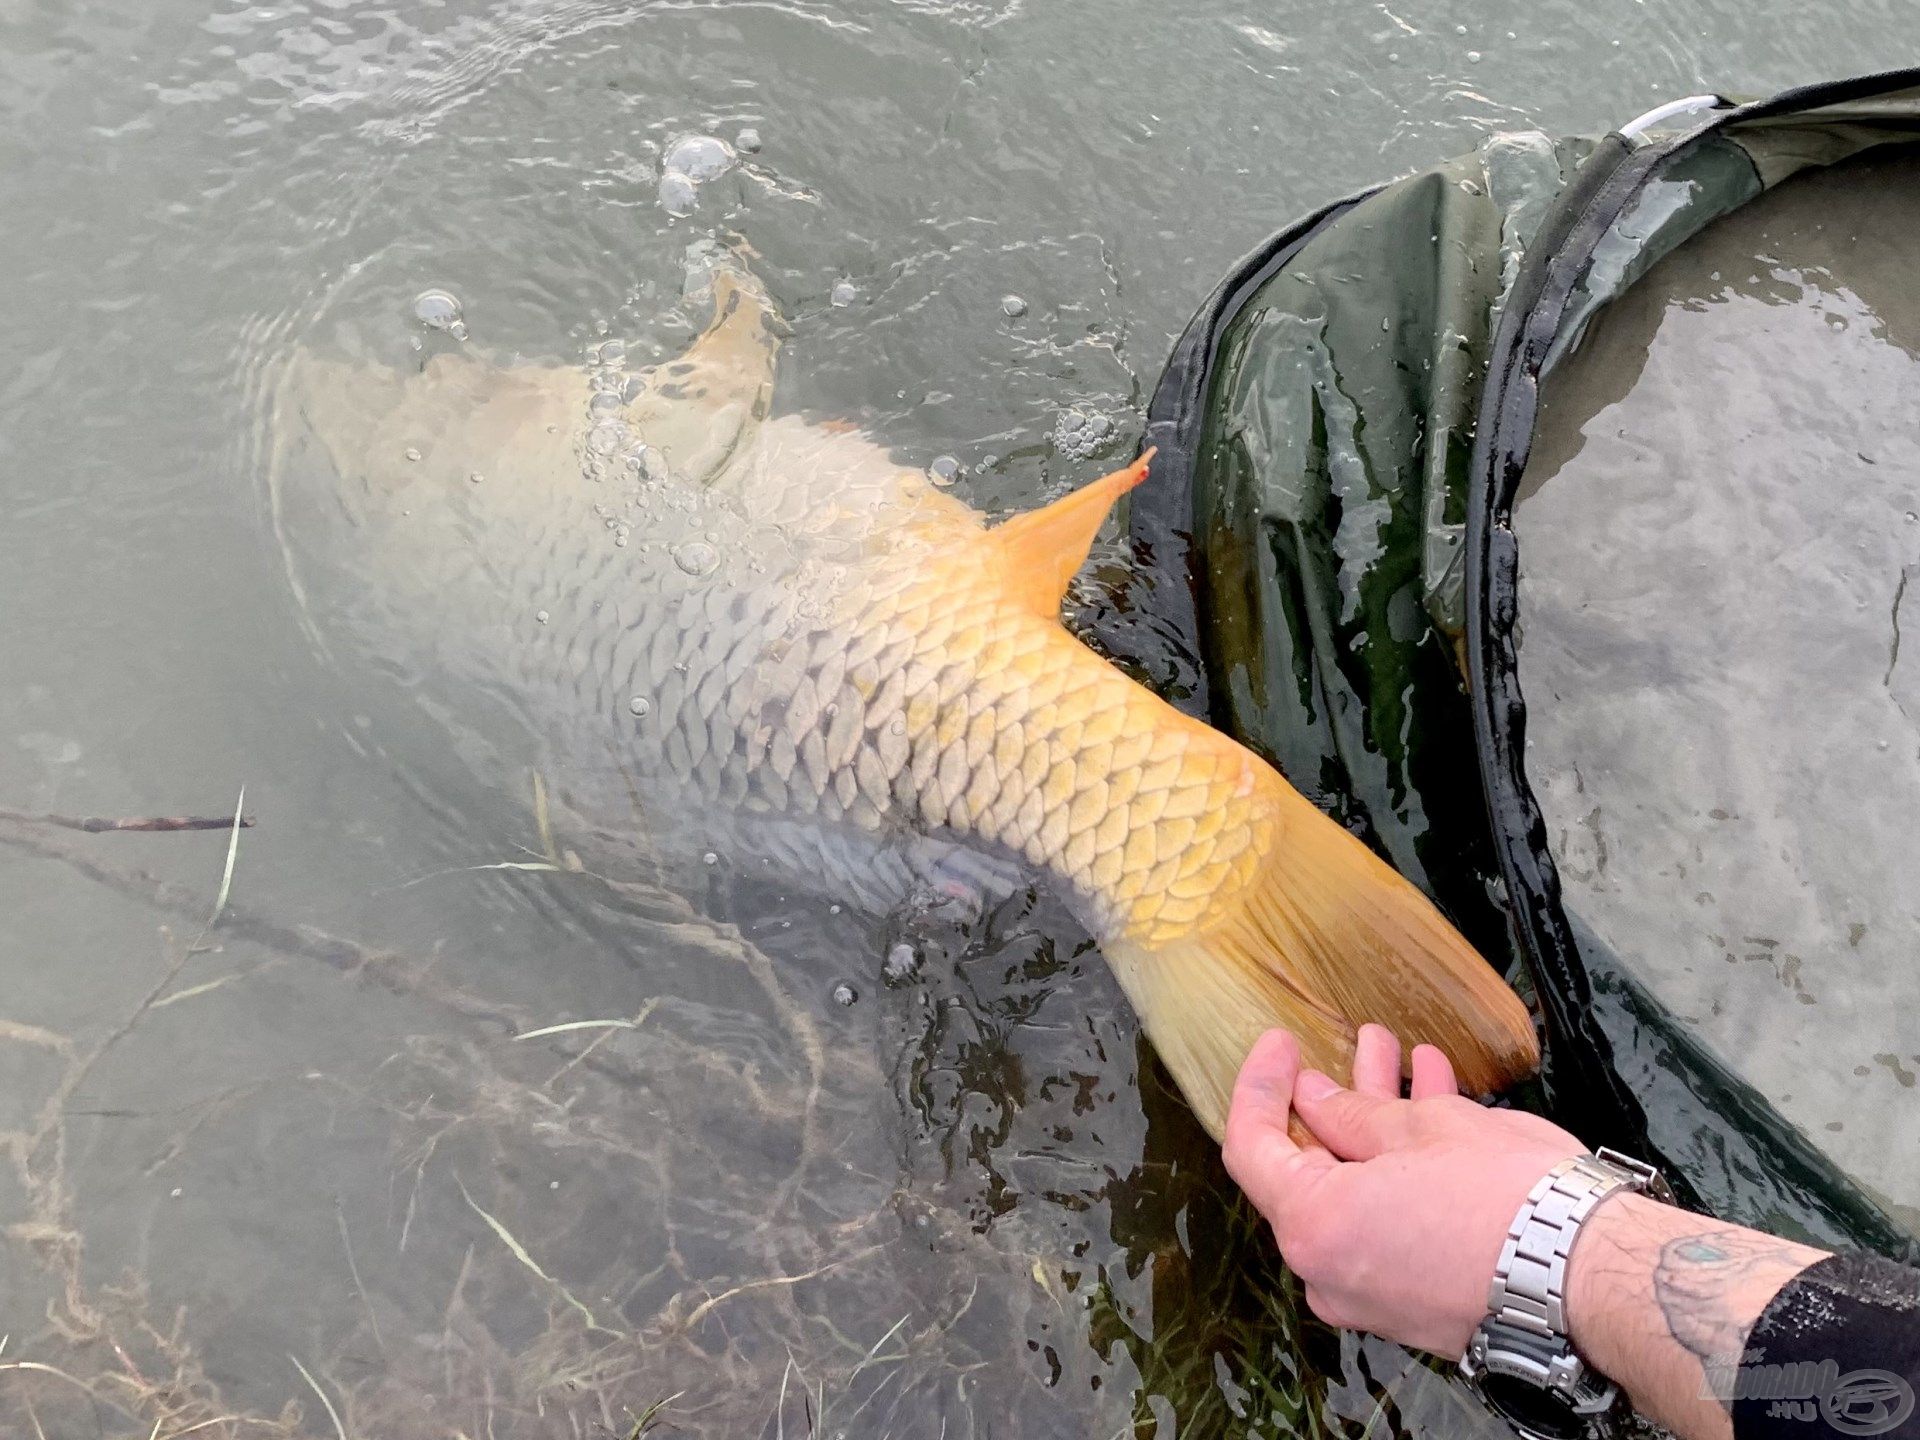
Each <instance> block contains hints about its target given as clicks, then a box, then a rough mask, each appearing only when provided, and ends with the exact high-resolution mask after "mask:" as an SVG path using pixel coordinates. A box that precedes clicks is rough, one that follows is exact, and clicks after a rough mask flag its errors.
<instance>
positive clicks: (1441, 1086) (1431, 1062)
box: [1410, 1045, 1460, 1100]
mask: <svg viewBox="0 0 1920 1440" xmlns="http://www.w3.org/2000/svg"><path fill="white" fill-rule="evenodd" d="M1410 1093H1411V1094H1412V1096H1413V1098H1414V1099H1416V1100H1426V1099H1430V1098H1431V1097H1433V1096H1435V1095H1458V1094H1459V1093H1460V1082H1459V1081H1458V1080H1456V1079H1455V1078H1454V1074H1453V1062H1452V1061H1451V1060H1449V1059H1447V1056H1446V1052H1445V1051H1443V1050H1441V1049H1439V1048H1438V1047H1437V1046H1433V1045H1416V1046H1414V1047H1413V1088H1412V1090H1411V1092H1410Z"/></svg>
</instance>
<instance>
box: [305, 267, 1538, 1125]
mask: <svg viewBox="0 0 1920 1440" xmlns="http://www.w3.org/2000/svg"><path fill="white" fill-rule="evenodd" d="M713 293H714V307H715V318H714V321H713V323H712V325H711V326H710V327H709V329H708V330H707V331H706V332H705V334H704V335H702V336H701V337H700V339H699V340H697V341H696V342H695V343H694V344H693V346H692V347H691V348H690V349H689V350H688V352H687V353H686V354H685V355H684V356H682V357H681V358H679V359H677V360H675V361H672V362H669V363H666V364H663V365H660V366H657V367H654V369H652V370H651V371H649V372H646V373H645V374H644V375H643V376H642V377H641V381H642V385H641V388H640V389H639V390H638V393H637V394H634V395H632V396H631V397H628V398H626V399H625V400H624V403H622V404H621V405H620V406H619V408H618V409H617V411H616V410H615V409H614V408H613V407H611V406H609V405H608V404H607V403H606V402H604V401H598V402H596V400H595V394H596V392H595V391H594V390H593V389H592V388H590V386H589V385H588V382H587V380H586V377H585V376H584V375H582V374H581V373H580V372H578V371H569V370H563V369H558V368H539V367H521V368H518V369H513V368H498V367H492V366H487V365H483V364H480V363H478V362H474V361H470V360H467V359H465V358H463V357H459V356H450V357H443V358H440V359H437V360H436V361H434V362H432V363H430V364H429V365H428V366H427V368H426V370H425V371H424V372H423V373H421V374H419V375H416V376H412V377H407V378H402V377H400V376H398V375H395V374H393V373H391V372H380V371H377V370H375V371H364V370H363V371H359V372H349V371H346V370H344V369H343V368H341V367H337V366H330V365H328V364H326V363H325V362H318V361H312V362H307V363H306V364H305V365H304V366H302V367H300V368H299V369H298V370H297V372H296V374H295V376H294V378H293V382H292V384H291V385H290V388H289V394H288V399H289V409H288V411H287V414H288V418H289V427H288V433H289V436H290V437H291V443H293V444H294V445H295V447H296V448H298V447H299V446H302V445H304V446H307V447H309V448H310V447H312V446H313V445H314V444H315V443H317V445H318V446H319V447H320V450H321V451H322V452H323V453H324V455H325V457H326V458H327V460H328V461H329V463H330V465H331V467H332V469H333V470H334V472H335V473H336V474H337V475H338V477H340V478H341V480H342V481H343V482H344V483H345V485H346V489H345V490H344V491H343V492H341V493H342V494H343V495H345V496H346V497H347V498H346V499H345V500H344V501H343V503H344V504H345V505H346V507H347V508H348V509H349V510H350V511H351V512H352V514H353V522H354V523H353V531H354V544H353V546H352V547H351V550H352V554H351V558H350V560H348V562H347V563H350V564H352V565H354V566H356V567H357V568H358V570H359V574H360V583H359V584H358V585H356V586H353V587H351V589H352V592H353V593H354V594H355V595H356V596H357V597H358V603H359V604H361V605H362V606H363V607H364V608H365V613H364V614H363V615H362V616H361V619H360V623H362V624H365V625H370V626H384V625H393V624H402V623H405V624H408V625H410V626H411V627H412V629H413V630H414V631H415V632H417V633H422V634H424V635H425V636H426V637H427V643H426V644H425V646H424V647H423V648H422V652H421V654H420V657H419V659H418V661H417V663H416V667H415V671H414V673H415V674H416V675H417V676H419V677H421V683H428V680H427V677H430V676H431V675H432V674H434V673H437V672H445V671H454V672H461V673H464V674H465V675H466V676H467V677H468V678H470V679H473V680H475V681H476V682H478V683H479V684H480V685H481V686H482V687H483V688H484V689H485V690H487V691H488V692H490V693H491V694H493V695H495V696H496V697H498V698H499V699H500V700H501V701H502V703H505V704H508V705H509V706H510V707H511V708H513V709H514V710H515V711H516V712H517V713H518V714H519V715H520V717H521V719H522V720H523V721H524V723H525V724H526V725H527V727H528V729H529V730H530V731H531V732H532V733H534V734H537V735H538V736H539V737H541V743H542V745H543V746H544V747H545V749H546V752H547V753H546V754H545V756H544V757H543V762H542V763H543V766H544V767H546V768H548V769H549V770H550V772H551V773H552V774H553V775H554V776H555V777H556V779H557V784H558V788H560V790H561V791H562V792H563V793H564V795H565V796H566V797H567V798H568V800H569V801H570V803H571V804H572V806H573V808H574V809H576V810H577V811H578V812H579V813H580V814H582V815H584V816H586V817H589V821H590V823H591V824H592V825H593V827H594V828H595V829H597V830H600V831H601V832H603V833H605V834H607V835H609V836H612V835H616V834H619V833H621V832H622V831H626V830H638V831H640V832H643V834H644V836H645V838H646V841H647V843H648V844H650V845H652V846H653V847H654V848H655V849H657V850H665V851H674V850H678V851H681V852H684V851H686V850H688V849H689V848H693V847H704V846H707V845H710V844H725V845H727V846H729V848H731V849H737V850H741V851H744V852H747V853H757V854H759V855H761V856H764V857H766V858H769V859H773V860H776V861H778V862H779V863H780V864H781V866H782V868H783V869H785V870H787V871H789V872H790V873H794V874H798V875H802V876H808V875H810V876H812V877H813V878H816V879H818V880H820V881H822V882H823V883H825V884H826V885H827V886H828V887H830V888H834V889H837V890H840V891H843V892H847V893H851V894H853V895H855V896H857V897H858V898H860V899H862V900H863V901H865V902H866V903H868V904H871V905H885V904H888V903H891V902H892V901H894V900H897V899H899V898H901V897H902V896H904V895H906V894H908V893H911V892H912V891H913V890H914V889H915V888H917V887H931V888H933V889H935V890H942V889H947V890H954V889H957V890H965V891H970V892H975V893H978V892H982V891H984V892H989V893H990V892H993V891H995V890H996V889H1005V888H1006V887H1007V886H1009V885H1010V884H1012V883H1014V882H1015V880H1016V879H1018V878H1020V877H1024V876H1037V877H1040V878H1042V879H1044V880H1045V881H1046V882H1047V883H1049V884H1051V885H1052V886H1053V887H1054V888H1056V889H1057V890H1058V891H1059V892H1060V893H1061V894H1062V895H1063V896H1064V897H1065V898H1066V899H1067V901H1068V902H1069V903H1070V905H1071V906H1072V908H1073V909H1074V911H1075V912H1076V914H1077V916H1078V917H1079V919H1080V920H1081V921H1082V922H1083V923H1084V924H1085V926H1086V927H1087V929H1088V931H1089V932H1090V933H1091V934H1092V935H1093V936H1094V937H1095V938H1096V940H1098V941H1099V943H1100V945H1101V947H1102V950H1103V953H1104V954H1105V955H1106V956H1107V958H1108V959H1109V961H1110V962H1111V963H1112V964H1113V966H1114V969H1115V971H1116V973H1117V974H1118V976H1119V978H1120V980H1121V983H1122V985H1123V988H1124V989H1125V990H1126V992H1127V993H1128V995H1129V997H1130V998H1131V1000H1132V1001H1133V1003H1134V1005H1135V1006H1136V1008H1137V1009H1139V1010H1140V1012H1141V1014H1142V1017H1143V1019H1144V1021H1145V1023H1146V1026H1147V1029H1148V1031H1149V1033H1150V1035H1151V1036H1152V1038H1153V1039H1154V1041H1155V1043H1156V1045H1157V1046H1158V1048H1159V1049H1160V1050H1161V1053H1162V1055H1163V1057H1164V1058H1165V1059H1166V1060H1167V1063H1168V1065H1169V1067H1170V1068H1171V1069H1172V1071H1173V1073H1174V1075H1175V1077H1176V1079H1178V1080H1179V1082H1180V1083H1181V1085H1182V1088H1183V1090H1184V1091H1185V1092H1186V1094H1187V1096H1188V1098H1189V1100H1190V1101H1191V1102H1192V1103H1193V1105H1194V1107H1195V1109H1196V1111H1197V1113H1198V1114H1199V1115H1200V1117H1201V1119H1202V1120H1203V1122H1204V1123H1206V1124H1207V1125H1208V1127H1209V1128H1210V1129H1211V1130H1212V1131H1213V1132H1214V1133H1215V1134H1216V1135H1217V1134H1218V1133H1219V1132H1220V1130H1221V1128H1222V1126H1223V1124H1224V1117H1225V1110H1226V1101H1227V1097H1228V1094H1229V1093H1230V1088H1231V1082H1232V1077H1233V1074H1234V1072H1235V1070H1236V1069H1237V1067H1238V1065H1239V1062H1240V1060H1241V1059H1242V1058H1244V1055H1245V1054H1246V1051H1247V1049H1248V1048H1250V1046H1251V1044H1252V1041H1253V1040H1254V1038H1256V1037H1257V1036H1258V1034H1259V1033H1260V1032H1261V1031H1262V1030H1264V1029H1265V1028H1268V1027H1269V1026H1270V1025H1273V1024H1285V1025H1288V1026H1289V1027H1290V1028H1292V1029H1294V1030H1295V1031H1296V1032H1297V1033H1299V1034H1301V1036H1302V1038H1303V1042H1304V1044H1305V1047H1306V1050H1307V1054H1308V1057H1309V1059H1310V1060H1311V1061H1313V1062H1315V1063H1318V1064H1321V1065H1322V1066H1324V1067H1326V1068H1328V1069H1329V1070H1331V1071H1333V1072H1335V1073H1340V1072H1342V1071H1344V1069H1345V1068H1346V1063H1347V1057H1348V1055H1349V1054H1350V1050H1351V1043H1352V1033H1353V1025H1354V1023H1356V1022H1357V1021H1359V1020H1361V1019H1366V1018H1380V1019H1384V1020H1387V1021H1388V1022H1389V1023H1393V1024H1394V1025H1395V1027H1396V1028H1397V1029H1398V1030H1399V1031H1400V1033H1401V1034H1402V1036H1403V1038H1407V1039H1409V1040H1420V1039H1430V1040H1435V1041H1437V1042H1438V1043H1441V1044H1443V1045H1444V1046H1445V1047H1446V1048H1447V1049H1448V1050H1449V1052H1450V1053H1451V1054H1453V1056H1454V1058H1455V1060H1456V1064H1457V1065H1458V1067H1459V1069H1460V1071H1461V1074H1462V1078H1463V1080H1464V1081H1465V1082H1466V1083H1467V1084H1468V1085H1470V1086H1471V1087H1472V1088H1475V1089H1482V1090H1491V1089H1495V1088H1499V1087H1500V1086H1502V1085H1504V1084H1507V1083H1510V1082H1511V1081H1512V1080H1514V1079H1516V1078H1518V1077H1519V1076H1521V1075H1523V1074H1524V1073H1526V1072H1527V1071H1529V1070H1530V1069H1531V1068H1532V1067H1533V1065H1534V1063H1535V1060H1536V1058H1537V1057H1536V1055H1535V1051H1534V1048H1533V1046H1534V1040H1533V1032H1532V1028H1531V1025H1530V1023H1529V1022H1528V1020H1527V1017H1526V1014H1525V1012H1524V1010H1523V1009H1522V1007H1521V1006H1520V1004H1519V1002H1518V1000H1517V999H1516V998H1515V997H1514V996H1513V995H1512V993H1511V992H1510V991H1509V990H1507V989H1506V987H1505V986H1504V985H1503V984H1502V983H1501V982H1500V981H1499V979H1498V977H1497V976H1495V975H1494V974H1493V973H1492V972H1491V971H1490V970H1489V969H1488V968H1487V967H1486V965H1485V964H1484V962H1483V961H1481V959H1480V958H1479V957H1478V956H1477V955H1476V954H1475V953H1474V952H1473V951H1472V950H1471V948H1470V947H1468V946H1467V945H1466V943H1465V942H1464V941H1463V940H1461V939H1460V937H1459V936H1458V935H1457V934H1456V933H1455V932H1454V931H1453V930H1452V928H1451V927H1450V926H1449V925H1448V924H1447V922H1446V921H1445V920H1444V919H1443V918H1442V917H1441V916H1440V915H1439V914H1438V912H1437V911H1435V910H1434V909H1433V907H1432V905H1431V904H1430V903H1429V902H1427V900H1426V899H1425V898H1424V897H1423V896H1421V895H1420V894H1419V892H1418V891H1417V890H1415V889H1414V888H1413V887H1412V886H1411V885H1409V884H1408V883H1407V882H1406V881H1405V880H1403V879H1402V878H1401V877H1399V876H1398V875H1397V874H1395V873H1394V872H1393V871H1392V870H1391V869H1390V868H1389V867H1387V866H1386V865H1385V864H1384V863H1382V862H1381V861H1380V860H1378V859H1377V858H1376V857H1375V856H1374V855H1373V854H1372V853H1371V852H1370V851H1368V850H1367V849H1366V848H1365V847H1364V846H1362V845H1361V844H1360V843H1359V842H1358V841H1357V840H1355V839H1354V838H1353V837H1352V836H1350V835H1348V834H1347V833H1346V832H1345V831H1344V830H1342V829H1341V828H1340V827H1338V826H1337V825H1335V824H1333V823H1332V822H1331V821H1329V820H1327V819H1326V818H1325V817H1324V816H1322V815H1321V814H1320V812H1319V811H1317V810H1316V809H1315V808H1314V807H1313V806H1312V805H1311V804H1309V803H1308V802H1307V801H1306V800H1305V799H1303V798H1302V797H1301V796H1300V795H1299V794H1298V793H1297V792H1295V791H1294V790H1293V789H1292V788H1291V787H1290V786H1289V785H1288V784H1287V783H1286V781H1285V780H1283V779H1282V778H1281V777H1280V775H1279V774H1278V773H1277V772H1276V771H1274V770H1273V769H1272V767H1270V766H1269V765H1267V764H1266V763H1265V762H1264V761H1262V760H1261V759H1260V758H1259V757H1257V756H1256V755H1254V754H1253V753H1252V752H1251V751H1249V750H1247V749H1246V748H1245V747H1243V746H1241V745H1239V744H1237V743H1236V742H1234V741H1232V740H1231V739H1229V738H1228V737H1226V736H1224V735H1222V734H1220V733H1219V732H1218V731H1215V730H1213V729H1211V728H1209V727H1208V726H1206V725H1204V724H1201V723H1200V722H1198V721H1196V720H1194V719H1192V718H1190V717H1189V716H1187V715H1184V714H1182V713H1181V712H1179V711H1178V710H1175V709H1174V708H1173V707H1172V706H1170V705H1168V704H1166V703H1165V702H1164V701H1162V700H1161V699H1160V698H1159V697H1158V696H1156V695H1154V694H1153V693H1152V692H1150V691H1149V690H1147V689H1145V688H1144V687H1143V686H1141V685H1139V684H1137V683H1136V682H1134V681H1133V680H1131V679H1130V678H1128V677H1127V676H1125V675H1124V674H1122V673H1121V672H1120V671H1119V670H1117V669H1115V668H1114V667H1113V666H1111V665H1109V664H1108V663H1106V662H1105V661H1104V660H1102V659H1101V658H1100V657H1099V656H1097V655H1095V654H1094V653H1093V652H1092V651H1091V650H1089V649H1088V648H1087V647H1086V646H1085V645H1083V644H1082V643H1081V642H1080V641H1079V640H1077V639H1076V638H1075V637H1074V636H1073V635H1072V634H1070V633H1069V632H1068V631H1067V630H1066V629H1065V628H1064V627H1063V626H1062V624H1061V623H1060V604H1061V600H1062V596H1063V594H1064V592H1065V589H1066V586H1067V584H1068V582H1069V581H1070V580H1071V578H1072V576H1073V575H1074V573H1075V572H1076V570H1077V569H1078V568H1079V566H1080V565H1081V564H1082V562H1084V560H1085V558H1086V556H1087V553H1088V549H1089V547H1090V545H1091V544H1092V542H1093V540H1094V538H1095V535H1096V533H1097V531H1098V529H1099V527H1100V525H1101V523H1102V522H1103V520H1104V518H1105V517H1106V515H1107V513H1108V511H1109V510H1110V508H1111V506H1112V505H1113V503H1114V501H1115V500H1116V499H1118V497H1119V496H1120V495H1121V494H1123V493H1124V492H1125V491H1126V490H1127V489H1129V488H1131V487H1132V486H1133V485H1135V484H1137V483H1139V482H1140V481H1141V480H1142V479H1143V478H1144V477H1145V475H1146V473H1147V462H1146V461H1145V460H1142V461H1140V462H1137V463H1136V464H1134V465H1132V466H1129V467H1127V468H1126V469H1124V470H1121V471H1118V472H1116V473H1115V474H1113V475H1110V476H1107V477H1105V478H1103V479H1102V480H1099V481H1096V482H1094V483H1093V484H1092V485H1090V486H1088V487H1086V488H1085V489H1083V490H1080V491H1077V492H1075V493H1073V494H1071V495H1069V496H1067V497H1065V498H1063V499H1061V500H1059V501H1056V502H1055V503H1054V504H1052V505H1050V506H1047V507H1045V508H1044V509H1041V510H1038V511H1034V512H1031V513H1029V514H1025V515H1020V516H1017V517H1015V518H1013V519H1011V520H1009V521H1007V522H1005V523H1003V524H1000V525H989V524H988V523H987V522H986V520H985V519H984V517H982V516H981V515H980V514H979V513H977V512H976V511H974V510H972V509H971V508H970V507H968V506H967V505H965V504H964V503H962V502H961V501H960V500H958V499H957V498H955V497H954V496H952V495H950V494H948V493H947V492H945V491H944V490H942V489H940V488H938V487H936V486H935V485H933V484H932V483H931V482H930V481H929V479H928V477H927V476H926V474H925V473H924V472H922V471H919V470H915V469H910V468H907V467H903V466H902V465H900V464H899V463H898V462H897V461H896V460H894V459H893V458H892V457H891V456H890V455H889V453H888V452H887V451H886V450H885V449H884V448H883V447H882V446H880V445H878V444H876V443H875V442H874V441H872V440H871V439H869V438H868V437H866V436H864V435H862V434H860V433H858V432H857V431H855V430H853V429H851V428H850V427H845V426H831V425H828V426H823V425H818V424H810V423H807V422H805V421H803V420H801V419H799V418H797V417H792V416H774V415H773V414H772V411H771V398H772V387H773V367H774V360H775V356H776V353H777V350H778V347H779V335H780V326H779V322H778V319H777V317H776V316H775V315H774V313H773V311H772V308H771V305H770V303H769V302H768V301H767V298H766V295H765V292H764V291H763V290H762V289H761V287H760V286H759V285H758V283H757V282H756V281H754V280H753V278H752V277H751V276H750V275H747V274H746V273H744V272H743V271H739V270H736V269H733V268H731V267H725V266H723V267H721V268H719V269H716V270H715V271H714V273H713ZM599 393H604V392H599ZM594 413H597V414H598V415H599V416H600V417H601V418H600V419H598V420H597V421H593V422H591V423H589V417H590V415H592V414H594ZM583 437H584V438H583ZM596 462H599V463H596ZM475 476H478V477H480V478H479V479H478V480H475V479H474V478H473V477H475ZM336 558H338V557H336ZM426 616H430V617H431V620H430V622H429V623H426V624H422V623H421V622H422V619H423V617H426Z"/></svg>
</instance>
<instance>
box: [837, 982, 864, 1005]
mask: <svg viewBox="0 0 1920 1440" xmlns="http://www.w3.org/2000/svg"><path fill="white" fill-rule="evenodd" d="M859 998H860V992H859V991H857V990H855V989H854V988H853V987H852V986H851V985H849V984H847V982H846V981H844V980H842V981H841V982H840V983H839V984H838V985H836V986H834V987H833V1003H834V1004H836V1005H841V1006H846V1005H851V1004H853V1002H854V1001H856V1000H858V999H859Z"/></svg>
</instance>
